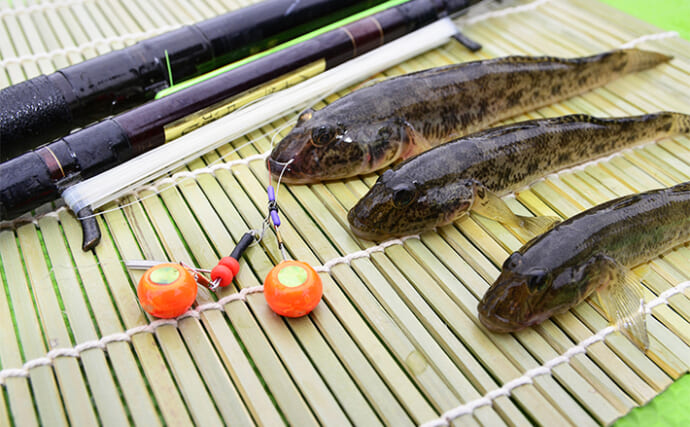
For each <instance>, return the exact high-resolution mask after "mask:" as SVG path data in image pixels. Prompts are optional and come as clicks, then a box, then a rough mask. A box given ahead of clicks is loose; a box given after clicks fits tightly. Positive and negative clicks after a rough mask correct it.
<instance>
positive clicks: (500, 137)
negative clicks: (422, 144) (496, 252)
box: [347, 111, 690, 241]
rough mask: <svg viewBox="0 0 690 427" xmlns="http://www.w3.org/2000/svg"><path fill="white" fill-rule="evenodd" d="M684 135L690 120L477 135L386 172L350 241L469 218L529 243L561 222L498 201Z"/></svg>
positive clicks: (563, 122) (363, 203)
mask: <svg viewBox="0 0 690 427" xmlns="http://www.w3.org/2000/svg"><path fill="white" fill-rule="evenodd" d="M688 132H690V115H687V114H682V113H676V112H667V111H662V112H657V113H653V114H645V115H639V116H628V117H618V118H597V117H592V116H589V115H584V114H573V115H568V116H562V117H554V118H547V119H538V120H529V121H524V122H518V123H514V124H509V125H504V126H499V127H496V128H492V129H487V130H484V131H480V132H476V133H474V134H472V135H468V136H465V137H462V138H459V139H456V140H454V141H451V142H447V143H445V144H442V145H439V146H437V147H434V148H432V149H430V150H428V151H425V152H423V153H421V154H419V155H417V156H415V157H412V158H410V159H408V160H406V161H404V162H402V163H400V164H398V165H396V166H395V167H393V168H392V169H388V170H387V171H385V172H384V173H383V174H382V175H381V176H380V177H379V178H378V180H377V181H376V183H375V184H374V185H373V186H372V187H371V188H370V189H369V191H368V192H367V193H366V194H365V195H364V196H363V197H362V198H361V199H360V200H359V201H358V202H357V203H356V204H355V206H354V207H352V209H350V211H349V212H348V216H347V218H348V222H349V223H350V228H351V229H352V231H353V232H354V234H355V235H356V236H358V237H361V238H363V239H367V240H383V239H385V238H389V237H399V236H405V235H410V234H416V233H421V232H424V231H428V230H432V229H434V228H437V227H440V226H442V225H445V224H449V223H451V222H453V221H455V220H457V219H459V218H461V217H463V216H464V215H467V214H468V213H473V214H478V215H482V216H484V217H487V218H491V219H494V220H497V221H499V222H501V223H503V224H506V225H510V226H512V227H514V229H515V230H516V232H517V233H518V236H520V237H522V238H523V240H525V241H527V240H529V239H531V238H532V237H534V236H535V235H537V234H540V233H542V232H544V231H546V230H548V229H549V228H550V227H552V226H553V225H555V223H557V222H558V221H559V218H556V217H546V216H537V217H529V216H519V215H516V214H515V213H513V212H512V211H511V210H510V208H509V207H508V205H506V203H505V202H504V201H503V200H502V199H501V197H502V196H504V195H506V194H508V193H511V192H514V191H516V190H519V189H522V188H524V187H526V186H528V185H529V184H531V183H533V182H534V181H536V180H537V179H539V178H541V177H543V176H544V175H546V174H549V173H554V172H557V171H559V170H561V169H565V168H569V167H573V166H576V165H578V164H581V163H584V162H586V161H589V160H592V159H595V158H598V157H602V156H607V155H610V154H613V153H615V152H618V151H619V150H621V149H624V148H629V147H634V146H636V145H639V144H641V143H642V142H645V141H650V140H655V139H659V138H663V137H667V136H672V135H677V134H683V133H688Z"/></svg>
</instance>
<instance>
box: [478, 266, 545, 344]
mask: <svg viewBox="0 0 690 427" xmlns="http://www.w3.org/2000/svg"><path fill="white" fill-rule="evenodd" d="M522 267H523V259H522V254H521V253H520V252H514V253H513V254H512V255H511V256H510V257H508V259H507V260H506V261H505V263H504V264H503V268H502V270H501V274H500V275H499V277H498V279H496V281H495V282H494V283H493V284H492V285H491V287H490V288H489V290H488V291H487V292H486V293H485V294H484V297H483V298H482V300H481V301H480V302H479V305H478V307H477V312H478V315H479V320H480V321H481V323H482V324H483V325H484V326H486V328H487V329H489V330H491V331H493V332H503V333H506V332H516V331H519V330H522V329H525V328H527V327H529V326H533V325H536V324H537V323H540V322H541V321H543V320H544V319H546V317H543V316H540V315H539V313H536V312H535V310H534V307H535V306H539V305H540V304H541V301H542V300H543V299H544V297H545V295H546V289H548V287H549V286H550V283H551V277H552V276H551V274H550V273H549V271H548V270H545V269H542V268H539V267H533V268H530V269H529V270H527V271H523V270H524V268H522Z"/></svg>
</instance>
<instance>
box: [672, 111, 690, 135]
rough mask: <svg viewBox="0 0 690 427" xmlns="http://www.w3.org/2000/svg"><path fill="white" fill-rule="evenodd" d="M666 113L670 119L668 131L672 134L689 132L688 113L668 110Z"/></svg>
mask: <svg viewBox="0 0 690 427" xmlns="http://www.w3.org/2000/svg"><path fill="white" fill-rule="evenodd" d="M667 114H669V115H670V116H671V120H672V125H671V132H670V133H672V134H674V135H675V134H681V133H690V115H688V114H683V113H674V112H670V113H667Z"/></svg>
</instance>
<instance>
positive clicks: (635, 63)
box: [620, 48, 673, 73]
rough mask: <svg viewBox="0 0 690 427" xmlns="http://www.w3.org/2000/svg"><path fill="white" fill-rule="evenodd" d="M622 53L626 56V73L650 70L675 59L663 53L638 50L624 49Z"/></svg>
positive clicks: (624, 70) (624, 69)
mask: <svg viewBox="0 0 690 427" xmlns="http://www.w3.org/2000/svg"><path fill="white" fill-rule="evenodd" d="M620 52H622V53H623V54H624V55H625V67H624V68H623V72H624V73H633V72H636V71H643V70H648V69H650V68H654V67H656V66H657V65H659V64H663V63H664V62H668V61H670V60H671V59H673V57H672V56H669V55H665V54H663V53H659V52H652V51H649V50H642V49H636V48H631V49H622V50H621V51H620Z"/></svg>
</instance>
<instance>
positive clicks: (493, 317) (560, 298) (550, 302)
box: [477, 182, 690, 350]
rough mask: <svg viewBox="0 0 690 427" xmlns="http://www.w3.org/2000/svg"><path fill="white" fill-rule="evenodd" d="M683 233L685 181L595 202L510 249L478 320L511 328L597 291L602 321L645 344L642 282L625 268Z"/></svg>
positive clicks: (688, 187) (689, 207)
mask: <svg viewBox="0 0 690 427" xmlns="http://www.w3.org/2000/svg"><path fill="white" fill-rule="evenodd" d="M688 240H690V182H685V183H682V184H678V185H676V186H674V187H671V188H663V189H656V190H652V191H647V192H644V193H640V194H633V195H628V196H624V197H619V198H617V199H614V200H611V201H609V202H606V203H603V204H600V205H597V206H595V207H593V208H591V209H588V210H586V211H583V212H581V213H579V214H577V215H575V216H573V217H571V218H570V219H568V220H566V221H563V222H562V223H560V224H558V225H557V226H555V227H554V228H553V229H551V230H550V231H548V232H546V233H544V234H542V235H540V236H538V237H536V238H535V239H533V240H531V241H529V242H528V243H527V244H525V245H524V246H523V247H522V248H520V249H519V250H518V251H516V252H514V253H513V254H511V255H510V256H509V257H508V258H507V259H506V260H505V262H504V263H503V268H502V271H501V273H500V275H499V277H498V278H497V279H496V281H495V282H494V283H493V284H492V285H491V287H490V288H489V289H488V291H487V292H486V293H485V295H484V296H483V298H482V300H481V301H480V302H479V304H478V307H477V311H478V317H479V321H480V322H481V323H482V324H483V325H484V326H485V327H486V328H487V329H489V330H490V331H493V332H499V333H508V332H516V331H519V330H522V329H525V328H528V327H531V326H533V325H536V324H538V323H541V322H543V321H544V320H546V319H548V318H549V317H551V316H553V315H555V314H558V313H562V312H564V311H567V310H568V309H570V308H571V307H573V306H576V305H578V304H580V303H581V302H582V301H584V300H585V299H586V298H587V297H589V296H590V295H592V294H593V293H594V292H595V291H596V292H597V294H598V296H599V300H600V302H601V306H602V308H603V309H604V311H605V313H606V316H607V318H608V320H609V321H610V322H611V323H612V324H616V323H617V324H618V325H619V327H620V328H621V331H622V332H623V333H624V335H625V336H626V337H628V338H629V339H630V340H631V341H632V342H633V343H635V344H636V345H638V347H640V348H641V349H643V350H644V349H647V348H648V347H649V339H648V337H647V331H646V326H645V314H644V312H643V311H642V310H640V308H641V307H642V306H643V304H644V300H643V297H642V287H641V286H642V285H641V283H640V277H638V276H637V274H636V273H635V272H633V271H632V270H631V268H632V267H635V266H638V265H640V264H642V263H644V262H645V261H648V260H649V259H651V258H653V257H655V256H658V255H660V254H663V253H664V252H666V251H668V250H670V249H672V248H674V247H676V246H678V245H681V244H683V243H684V242H687V241H688Z"/></svg>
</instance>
